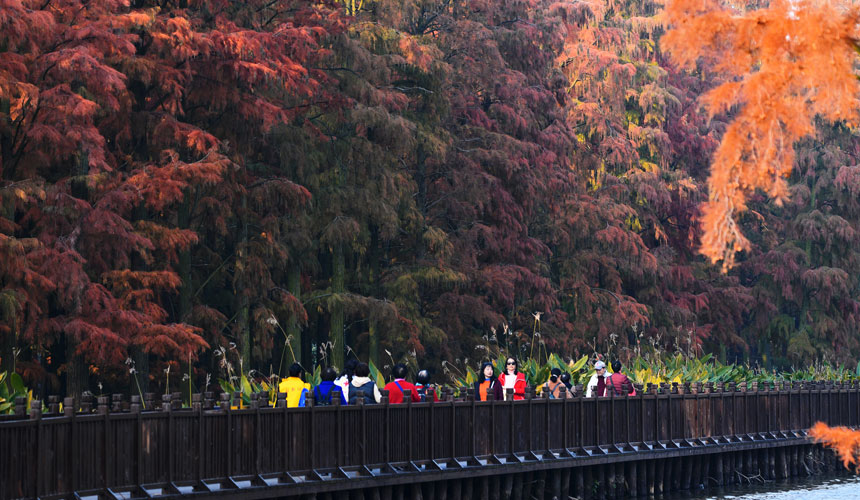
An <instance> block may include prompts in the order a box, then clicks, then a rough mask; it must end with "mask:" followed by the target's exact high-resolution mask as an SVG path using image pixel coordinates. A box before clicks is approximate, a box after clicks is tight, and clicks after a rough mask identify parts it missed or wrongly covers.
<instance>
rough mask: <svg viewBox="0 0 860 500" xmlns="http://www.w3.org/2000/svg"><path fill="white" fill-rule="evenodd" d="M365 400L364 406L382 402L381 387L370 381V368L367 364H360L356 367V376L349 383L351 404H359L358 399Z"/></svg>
mask: <svg viewBox="0 0 860 500" xmlns="http://www.w3.org/2000/svg"><path fill="white" fill-rule="evenodd" d="M359 398H361V399H363V400H364V404H374V403H379V402H380V401H382V394H381V393H380V392H379V387H377V386H376V384H375V383H374V382H373V381H372V380H370V368H369V367H368V366H367V363H359V364H358V366H356V367H355V376H354V377H352V381H351V382H350V383H349V399H348V400H347V401H349V404H351V405H354V404H358V403H357V401H358V399H359Z"/></svg>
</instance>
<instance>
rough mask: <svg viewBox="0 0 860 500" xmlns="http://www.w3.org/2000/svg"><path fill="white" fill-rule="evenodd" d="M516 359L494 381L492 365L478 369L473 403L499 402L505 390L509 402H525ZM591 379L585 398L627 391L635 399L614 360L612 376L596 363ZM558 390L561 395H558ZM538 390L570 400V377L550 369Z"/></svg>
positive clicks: (521, 376) (524, 379)
mask: <svg viewBox="0 0 860 500" xmlns="http://www.w3.org/2000/svg"><path fill="white" fill-rule="evenodd" d="M518 368H519V366H518V364H517V360H516V358H512V357H509V358H507V359H506V360H505V368H504V371H503V372H502V373H501V374H500V375H499V376H498V377H496V373H495V368H494V367H493V364H492V363H489V362H487V363H484V364H483V365H481V371H480V374H479V377H480V379H479V380H478V381H477V382H475V399H476V400H479V401H487V400H488V399H489V398H488V394H492V395H493V398H492V399H494V400H496V401H502V400H505V399H507V397H508V389H513V399H514V400H515V401H516V400H519V399H524V398H525V390H526V377H525V374H523V373H522V372H521V371H519V370H518ZM594 370H595V373H594V375H592V376H591V380H589V382H588V385H587V386H586V393H585V396H586V397H589V398H591V397H605V396H609V395H616V396H620V395H622V394H624V391H627V393H628V394H630V395H631V396H635V395H636V390H635V389H634V388H633V382H632V381H631V380H630V378H629V377H628V376H627V375H625V374H624V373H622V372H621V362H620V361H618V360H615V361H613V362H612V372H613V373H611V374H610V373H607V371H606V363H604V362H603V361H597V362H596V363H594ZM562 387H564V391H563V392H562V390H561V389H562ZM541 390H542V391H545V392H546V393H547V394H548V395H549V396H548V397H549V398H552V399H558V398H562V397H570V396H572V395H573V384H572V383H571V380H570V374H569V373H566V372H562V371H561V370H560V369H558V368H553V369H552V370H551V371H550V375H549V380H547V381H546V382H545V383H544V384H543V385H542V386H541Z"/></svg>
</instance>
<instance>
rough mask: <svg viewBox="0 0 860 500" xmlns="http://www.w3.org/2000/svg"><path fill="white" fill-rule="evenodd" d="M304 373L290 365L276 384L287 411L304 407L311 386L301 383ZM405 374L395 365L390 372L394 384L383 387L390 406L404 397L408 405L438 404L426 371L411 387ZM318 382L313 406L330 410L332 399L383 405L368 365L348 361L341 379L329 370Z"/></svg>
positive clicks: (326, 370) (298, 367) (406, 370)
mask: <svg viewBox="0 0 860 500" xmlns="http://www.w3.org/2000/svg"><path fill="white" fill-rule="evenodd" d="M303 372H304V370H303V369H302V367H301V365H299V364H298V363H293V364H292V365H291V366H290V368H289V374H290V376H289V377H287V378H285V379H284V380H282V381H281V383H280V384H278V391H279V392H283V393H286V400H287V407H290V408H298V407H303V406H305V401H306V400H307V397H308V395H310V394H311V385H310V384H308V383H306V382H305V381H304V380H302V373H303ZM408 372H409V370H408V368H406V365H403V364H396V365H394V368H392V370H391V375H392V376H393V377H394V380H393V381H391V382H389V383H388V384H387V385H386V386H385V387H384V389H385V390H387V391H388V401H389V402H390V403H393V404H398V403H402V402H403V401H404V399H405V398H404V394H407V393H408V394H409V397H410V399H411V401H415V402H423V401H427V399H428V398H431V399H432V400H433V401H438V396H437V395H436V391H435V389H433V388H432V387H431V386H430V373H429V372H428V371H427V370H421V371H419V372H418V375H417V376H416V377H415V383H414V384H413V383H411V382H409V381H407V380H406V376H407V374H408ZM320 378H321V379H322V381H321V382H320V384H319V385H318V386H316V387H314V388H313V396H314V404H316V405H317V406H329V405H331V404H333V403H332V400H335V399H336V400H339V402H340V404H342V405H346V404H350V405H355V404H358V402H359V400H361V402H362V403H364V404H376V403H379V402H381V401H382V393H381V392H380V391H379V387H377V386H376V383H374V382H373V380H371V379H370V366H369V365H368V364H367V363H359V362H358V361H356V360H349V361H347V363H346V367H345V368H344V371H343V373H341V374H340V375H338V372H337V370H336V369H334V368H332V367H328V368H326V369H325V370H323V371H322V373H321V374H320Z"/></svg>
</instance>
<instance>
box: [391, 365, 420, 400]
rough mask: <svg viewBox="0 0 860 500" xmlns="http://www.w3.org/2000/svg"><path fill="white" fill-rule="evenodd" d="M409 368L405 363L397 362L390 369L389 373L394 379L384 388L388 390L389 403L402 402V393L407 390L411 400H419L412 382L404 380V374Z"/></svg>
mask: <svg viewBox="0 0 860 500" xmlns="http://www.w3.org/2000/svg"><path fill="white" fill-rule="evenodd" d="M408 372H409V370H408V369H407V368H406V365H404V364H402V363H397V364H396V365H394V368H392V370H391V375H393V376H394V381H393V382H389V383H388V384H386V385H385V387H384V389H385V390H386V391H388V402H389V403H391V404H400V403H402V402H403V393H404V392H407V391H409V393H410V397H411V398H412V401H413V402H415V403H417V402H419V401H421V398H420V396H419V395H418V391H416V390H415V386H414V385H412V383H410V382H407V381H406V375H407V373H408Z"/></svg>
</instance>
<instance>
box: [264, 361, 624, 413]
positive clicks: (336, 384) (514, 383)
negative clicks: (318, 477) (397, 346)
mask: <svg viewBox="0 0 860 500" xmlns="http://www.w3.org/2000/svg"><path fill="white" fill-rule="evenodd" d="M518 368H519V365H518V363H517V360H516V358H513V357H509V358H507V359H506V360H505V366H504V369H503V370H502V373H500V374H499V375H498V376H497V375H496V370H495V367H494V366H493V364H492V363H490V362H486V363H484V364H483V365H481V370H480V372H479V374H478V380H477V381H476V382H475V384H474V391H475V392H474V394H475V399H476V400H477V401H488V400H490V399H492V400H495V401H503V400H506V399H507V398H508V397H509V391H508V390H509V389H510V390H511V391H510V394H511V395H510V397H512V398H513V400H521V399H525V392H526V377H525V374H524V373H522V372H521V371H519V369H518ZM594 370H595V373H594V375H592V377H591V379H590V380H589V382H588V385H587V386H586V392H585V396H586V397H605V396H610V395H616V396H618V395H623V394H624V393H625V392H626V393H628V394H630V395H631V396H632V395H635V394H636V391H635V389H634V388H633V382H632V381H631V380H630V379H629V378H628V377H627V375H625V374H624V373H622V372H621V363H620V362H619V361H618V360H615V361H613V362H612V372H613V373H611V374H610V373H607V370H606V363H604V362H603V361H597V362H596V363H595V364H594ZM303 371H304V370H303V369H302V367H301V365H299V364H298V363H293V365H292V366H290V368H289V374H290V376H289V377H288V378H285V379H284V380H282V381H281V383H280V384H279V385H278V390H279V391H280V392H283V393H286V403H287V406H288V407H290V408H296V407H303V406H305V401H306V400H307V397H308V396H309V395H310V394H311V386H310V384H308V383H306V382H304V381H303V380H302V373H303ZM407 374H408V369H407V367H406V365H403V364H396V365H394V367H393V368H392V370H391V375H392V376H393V377H394V380H393V381H391V382H389V383H388V384H386V385H385V387H384V389H385V390H387V391H388V402H389V403H392V404H399V403H403V402H404V400H405V397H404V395H405V394H409V398H410V400H411V401H414V402H424V401H427V400H428V399H432V400H433V401H437V400H438V396H437V394H436V390H435V389H434V388H433V387H432V386H431V385H430V374H429V372H427V370H421V371H419V372H418V374H417V375H416V377H415V383H414V384H413V383H411V382H409V381H408V380H406V377H407ZM320 378H321V379H322V382H321V383H320V384H319V385H318V386H316V387H314V388H313V398H314V404H316V405H317V406H328V405H331V404H333V400H338V401H339V403H340V404H341V405H347V404H349V405H355V404H358V402H359V401H361V402H362V403H363V404H376V403H379V402H381V400H382V394H381V392H380V391H379V387H377V385H376V383H374V382H373V380H371V378H370V366H368V365H367V363H360V362H358V361H356V360H354V359H353V360H349V361H348V362H347V363H346V366H345V368H344V371H343V373H341V374H338V372H337V370H336V369H334V368H332V367H328V368H326V369H325V370H323V371H322V374H321V375H320ZM562 387H564V388H565V390H564V391H562V390H561V389H562ZM541 390H542V391H546V394H548V397H549V398H562V397H567V396H568V395H572V394H573V385H572V384H571V379H570V374H569V373H564V372H562V371H561V370H560V369H558V368H553V369H552V371H551V372H550V376H549V380H547V381H546V383H544V384H543V385H542V386H541Z"/></svg>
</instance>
